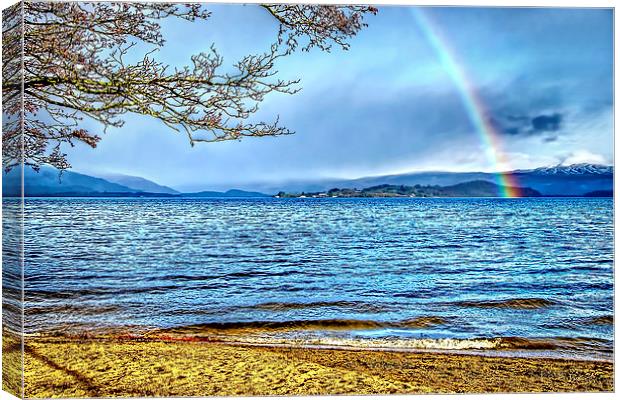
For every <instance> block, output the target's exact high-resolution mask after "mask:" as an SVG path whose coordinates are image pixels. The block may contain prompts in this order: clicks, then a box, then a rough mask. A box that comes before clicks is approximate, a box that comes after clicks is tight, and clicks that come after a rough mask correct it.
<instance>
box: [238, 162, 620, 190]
mask: <svg viewBox="0 0 620 400" xmlns="http://www.w3.org/2000/svg"><path fill="white" fill-rule="evenodd" d="M512 175H513V177H514V178H515V181H516V182H517V184H518V186H519V187H524V188H525V187H527V188H531V189H533V190H536V191H538V192H540V193H541V194H542V195H544V196H562V195H565V196H581V195H584V194H586V193H589V192H594V191H611V190H613V167H612V166H604V165H596V164H574V165H568V166H555V167H542V168H536V169H530V170H516V171H514V172H513V173H512ZM472 181H488V182H493V183H497V182H498V174H494V173H488V172H441V171H438V172H413V173H406V174H398V175H382V176H371V177H365V178H358V179H325V180H315V181H297V182H284V183H281V184H279V185H273V184H265V185H248V186H247V187H244V189H253V190H258V191H260V192H263V193H275V192H277V191H284V192H288V193H301V192H320V191H326V190H330V189H333V188H339V189H363V188H368V187H372V186H377V185H405V186H415V185H431V186H434V185H437V186H453V185H457V184H460V183H465V182H472Z"/></svg>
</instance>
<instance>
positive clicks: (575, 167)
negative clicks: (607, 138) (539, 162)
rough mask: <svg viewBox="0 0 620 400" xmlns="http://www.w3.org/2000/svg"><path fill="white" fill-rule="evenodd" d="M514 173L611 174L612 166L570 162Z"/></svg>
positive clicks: (612, 171)
mask: <svg viewBox="0 0 620 400" xmlns="http://www.w3.org/2000/svg"><path fill="white" fill-rule="evenodd" d="M514 173H515V174H524V173H528V174H535V175H571V176H578V175H613V173H614V167H613V166H610V165H600V164H587V163H582V164H572V165H556V166H554V167H541V168H535V169H530V170H517V171H514Z"/></svg>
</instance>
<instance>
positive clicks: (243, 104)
mask: <svg viewBox="0 0 620 400" xmlns="http://www.w3.org/2000/svg"><path fill="white" fill-rule="evenodd" d="M260 7H261V8H262V9H263V10H264V11H265V12H268V13H269V14H270V15H271V16H272V17H273V20H274V23H276V24H278V25H279V31H278V36H277V38H274V43H273V45H271V47H270V48H268V49H266V50H265V52H263V53H261V54H251V55H247V56H245V57H243V58H242V59H240V60H238V61H237V62H236V63H234V64H233V65H232V67H233V68H232V70H233V71H234V72H224V70H226V71H230V70H231V68H230V67H228V66H225V65H224V60H223V58H222V56H221V55H220V54H219V53H218V51H217V50H216V48H215V46H214V45H212V46H211V47H210V48H208V49H207V50H206V51H204V52H202V53H200V54H196V55H194V56H192V57H191V64H190V65H188V66H185V67H184V68H171V67H170V66H168V65H166V64H165V63H162V62H161V61H158V60H157V58H156V57H155V54H154V51H151V52H148V53H147V54H144V56H143V57H141V59H140V60H139V61H138V62H127V61H126V60H127V58H129V57H128V54H129V55H131V54H132V53H131V51H132V48H133V47H134V46H135V45H136V44H137V43H140V42H142V43H146V44H149V45H152V47H153V49H154V50H156V49H157V48H159V47H161V46H163V45H164V43H165V38H164V37H163V35H162V33H161V25H160V22H161V20H163V19H165V18H180V19H184V20H187V21H197V20H208V19H209V17H210V16H211V13H210V11H209V10H208V9H207V7H206V6H205V5H204V4H200V3H188V4H179V3H139V2H135V3H117V2H92V3H91V2H83V3H82V2H22V3H20V4H18V5H17V6H15V7H12V8H9V9H7V10H5V14H4V22H3V54H4V58H5V63H4V64H3V69H2V76H3V85H2V95H3V104H4V110H5V123H4V133H3V164H4V167H5V169H7V170H9V169H11V168H12V167H13V166H15V165H17V164H19V163H21V162H24V163H25V164H26V165H30V166H33V167H35V168H38V167H39V166H40V165H42V164H49V165H52V166H54V167H57V168H59V169H65V168H68V167H69V164H68V162H67V159H66V155H65V154H64V153H63V151H62V148H63V145H71V146H73V145H74V144H75V143H77V142H82V143H85V144H87V145H89V146H91V147H96V146H97V143H98V142H99V141H100V139H101V138H100V136H99V135H97V134H96V133H92V132H89V131H87V130H85V129H83V128H81V121H82V120H83V119H84V118H91V119H93V120H96V121H99V122H100V123H101V124H102V125H103V126H104V127H108V126H112V127H120V126H122V125H123V122H124V121H123V115H124V114H126V113H136V114H141V115H147V116H151V117H153V118H157V119H159V120H160V121H162V122H163V123H164V124H166V125H167V126H169V127H170V128H172V129H174V130H177V131H182V132H185V134H187V137H188V139H189V142H190V143H191V144H192V145H193V144H194V143H196V142H210V141H222V140H231V139H240V138H242V137H245V136H274V135H283V134H288V133H291V131H290V130H289V129H287V128H286V127H283V126H281V125H280V124H279V123H278V118H277V117H275V118H274V119H275V120H274V121H270V122H251V121H250V120H251V118H250V117H251V116H252V115H253V114H254V113H255V112H256V111H257V110H258V107H259V105H260V103H261V102H262V101H263V99H264V98H265V96H266V95H268V94H269V93H272V92H280V93H287V94H293V93H296V92H297V91H298V90H299V88H298V85H297V83H298V82H299V81H298V80H292V81H289V80H281V79H278V78H277V76H276V74H277V71H276V70H275V64H276V62H277V61H278V59H280V58H282V57H285V56H287V55H289V54H291V53H292V52H293V51H295V50H296V49H297V48H298V46H300V45H301V46H302V47H301V48H302V50H304V51H308V50H310V49H312V48H318V49H321V50H324V51H330V50H331V49H332V47H333V46H339V47H341V48H343V49H348V47H349V44H348V43H347V40H348V39H350V38H351V37H352V36H354V35H356V34H357V33H358V32H359V31H360V30H361V29H362V28H363V27H364V26H365V24H364V22H363V18H364V16H365V15H367V14H374V13H376V12H377V10H376V9H375V8H373V7H369V6H324V5H283V4H277V5H273V4H264V5H261V6H260ZM22 148H23V149H22ZM22 151H23V154H22ZM20 157H23V160H21V159H20Z"/></svg>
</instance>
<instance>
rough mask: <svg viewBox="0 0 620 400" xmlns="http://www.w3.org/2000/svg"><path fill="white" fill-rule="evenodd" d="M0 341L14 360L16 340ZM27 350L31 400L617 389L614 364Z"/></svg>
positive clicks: (37, 345) (92, 344) (81, 344)
mask: <svg viewBox="0 0 620 400" xmlns="http://www.w3.org/2000/svg"><path fill="white" fill-rule="evenodd" d="M4 337H5V339H4V344H3V346H4V347H3V349H4V352H5V359H7V358H9V359H10V357H11V355H18V354H19V346H18V345H17V346H16V343H17V344H19V342H16V340H15V338H10V337H7V335H6V334H5V335H4ZM25 350H26V353H25V366H26V375H25V395H26V397H30V398H44V397H138V396H216V395H218V396H225V395H318V394H390V393H392V394H393V393H401V394H405V393H481V392H543V391H544V392H549V391H556V392H573V391H578V392H584V391H612V390H613V364H612V363H610V362H602V361H601V362H598V361H575V360H559V359H545V358H505V357H484V356H474V355H456V354H440V353H404V352H388V351H369V350H361V351H353V350H326V349H301V348H282V347H256V346H247V345H231V344H223V343H214V342H194V341H185V340H182V339H178V338H177V339H169V340H162V339H153V338H150V339H145V338H133V337H107V338H101V337H99V338H96V339H95V338H75V337H72V338H68V337H51V336H50V337H28V338H27V339H26V343H25ZM9 389H10V388H9Z"/></svg>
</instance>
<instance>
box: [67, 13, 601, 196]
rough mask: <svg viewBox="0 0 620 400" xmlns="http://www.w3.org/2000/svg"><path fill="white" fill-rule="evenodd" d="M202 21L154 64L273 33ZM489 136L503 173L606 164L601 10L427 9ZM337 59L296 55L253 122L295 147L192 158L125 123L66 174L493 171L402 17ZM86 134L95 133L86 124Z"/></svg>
mask: <svg viewBox="0 0 620 400" xmlns="http://www.w3.org/2000/svg"><path fill="white" fill-rule="evenodd" d="M210 9H211V11H212V12H213V15H212V17H211V18H210V19H209V20H207V21H204V22H199V23H191V22H186V21H180V20H169V21H166V22H165V23H164V24H163V33H164V36H165V37H166V39H167V43H166V45H165V46H164V47H163V48H162V49H161V50H160V51H159V52H158V54H157V57H158V58H159V59H161V60H163V61H165V62H167V63H170V64H173V65H176V66H183V65H186V64H189V60H190V56H191V55H192V54H195V53H198V52H200V51H203V50H206V49H208V47H209V46H210V45H211V44H212V43H214V44H215V46H216V47H217V48H218V50H219V51H220V52H221V53H222V55H223V56H224V61H225V64H226V65H231V64H232V63H233V62H234V61H235V60H236V59H239V58H241V57H242V56H243V55H245V54H247V53H256V52H261V51H262V50H264V49H266V48H267V46H269V44H270V43H272V42H273V40H274V39H275V37H276V33H277V25H276V23H275V22H274V21H273V20H272V19H271V18H270V16H269V15H268V14H267V13H266V12H265V11H264V10H262V9H259V8H258V7H256V6H252V5H248V6H243V5H218V6H211V7H210ZM424 14H425V15H426V16H427V17H428V18H429V19H430V20H431V21H432V22H433V24H434V26H436V27H438V29H439V30H440V31H441V32H442V36H443V37H444V39H445V41H446V43H448V44H449V46H450V47H451V48H452V49H453V50H454V53H455V55H456V57H457V59H458V64H459V66H460V68H461V69H462V70H463V71H464V72H465V73H466V75H467V76H468V79H469V82H470V84H471V86H472V87H473V89H474V91H475V92H476V95H477V96H478V98H480V99H481V102H482V103H483V104H484V108H485V109H486V113H485V118H487V119H488V120H489V121H491V123H492V124H493V126H495V128H496V131H497V132H498V136H499V139H500V141H501V143H502V144H503V145H502V152H503V154H502V156H503V158H504V159H505V160H507V165H505V166H502V167H510V168H515V169H516V168H532V167H538V166H543V165H555V164H559V163H565V164H570V163H575V162H597V163H603V164H611V163H612V161H613V92H612V82H613V81H612V79H613V75H612V71H613V31H612V26H613V25H612V24H613V13H612V11H611V10H608V9H560V8H556V9H545V8H457V7H455V8H449V7H446V8H430V9H425V10H424ZM367 22H368V24H369V26H368V28H366V29H365V30H363V31H362V32H361V33H359V34H358V36H356V37H355V38H353V39H352V40H351V41H350V43H351V49H350V50H349V51H342V50H340V49H337V48H334V49H333V50H332V52H331V53H325V52H321V51H318V50H313V51H311V52H309V53H305V52H298V53H295V54H293V55H292V56H289V57H288V58H286V59H284V60H282V61H281V62H280V63H279V64H278V66H277V67H278V70H279V71H280V73H279V77H281V78H283V79H287V78H301V84H300V86H301V87H302V91H301V92H300V93H298V94H296V95H294V96H290V95H281V94H273V95H270V96H268V97H267V99H266V100H265V101H264V102H263V103H262V105H261V109H260V111H259V113H258V114H257V115H256V118H257V119H262V120H272V119H273V118H274V117H275V116H276V115H280V121H281V122H282V123H283V124H284V125H286V126H287V127H289V128H290V129H292V130H294V131H295V132H296V133H295V135H291V136H281V137H267V138H246V139H244V140H243V141H234V142H221V143H205V144H198V145H196V146H195V147H191V146H190V144H189V143H188V141H187V137H186V136H185V135H184V134H178V133H176V132H174V131H171V130H169V129H168V128H167V127H165V126H164V125H163V124H162V123H160V122H159V121H157V120H154V119H151V118H149V117H143V116H137V115H127V116H126V118H125V120H126V123H125V125H124V127H122V128H119V129H108V131H107V133H106V134H105V135H103V139H102V141H101V142H100V144H99V146H98V147H97V149H94V150H91V149H89V148H87V147H85V146H76V147H75V148H73V149H69V160H70V162H71V163H72V165H73V169H74V170H76V171H80V172H85V173H93V174H96V173H123V174H128V175H138V176H143V177H145V178H148V179H152V180H155V181H157V182H158V183H162V184H166V185H170V186H172V187H175V188H178V189H181V190H202V189H225V188H230V187H242V186H244V185H247V184H251V183H257V182H260V183H265V182H272V183H273V182H276V183H277V182H280V181H288V180H297V179H318V178H326V177H337V178H347V177H350V178H355V177H361V176H368V175H380V174H388V173H401V172H411V171H421V170H451V171H474V170H476V171H493V170H496V169H497V168H498V165H496V164H494V163H493V162H492V161H491V160H489V158H488V157H485V147H484V146H485V145H484V144H483V142H482V141H481V140H480V135H479V134H478V133H477V132H476V129H475V127H474V126H473V124H472V122H471V119H470V118H469V116H468V114H467V112H466V108H465V107H464V104H463V102H462V99H461V97H460V96H459V92H458V88H457V87H456V85H455V82H454V80H453V79H451V77H450V74H449V72H448V71H446V69H445V67H444V66H443V65H442V63H441V62H440V59H439V57H438V54H437V52H436V51H435V49H434V48H433V46H432V45H431V43H430V42H429V40H428V38H427V37H426V36H425V35H424V34H423V32H422V30H421V29H420V27H419V26H418V24H417V22H416V20H415V19H414V18H413V16H412V13H411V9H410V8H407V7H382V8H380V9H379V13H378V14H377V15H376V16H369V17H368V18H367ZM85 127H87V128H89V129H90V130H91V131H93V132H100V131H101V127H100V126H98V125H97V124H96V123H94V122H85Z"/></svg>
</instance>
